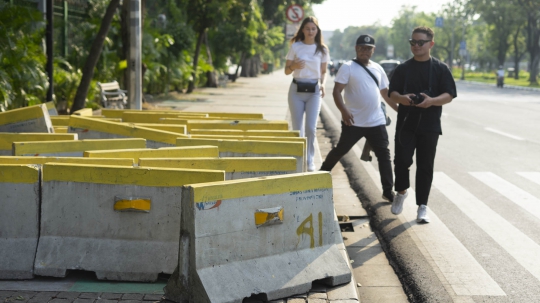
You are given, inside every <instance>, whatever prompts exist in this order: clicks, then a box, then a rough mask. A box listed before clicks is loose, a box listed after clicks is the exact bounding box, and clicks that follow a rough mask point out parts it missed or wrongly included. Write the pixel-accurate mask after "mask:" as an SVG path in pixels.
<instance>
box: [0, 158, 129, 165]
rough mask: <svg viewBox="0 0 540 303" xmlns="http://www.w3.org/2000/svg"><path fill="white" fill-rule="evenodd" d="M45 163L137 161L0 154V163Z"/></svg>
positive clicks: (117, 163) (126, 163)
mask: <svg viewBox="0 0 540 303" xmlns="http://www.w3.org/2000/svg"><path fill="white" fill-rule="evenodd" d="M45 163H74V164H75V163H77V164H94V165H116V166H133V165H134V164H135V162H134V161H133V159H129V158H121V159H118V158H84V157H18V156H0V164H45Z"/></svg>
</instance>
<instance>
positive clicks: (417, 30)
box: [412, 26, 435, 40]
mask: <svg viewBox="0 0 540 303" xmlns="http://www.w3.org/2000/svg"><path fill="white" fill-rule="evenodd" d="M412 33H413V34H414V33H422V34H426V35H427V37H428V38H429V40H433V37H435V33H434V32H433V30H432V29H431V28H429V27H427V26H418V27H415V28H414V29H413V31H412Z"/></svg>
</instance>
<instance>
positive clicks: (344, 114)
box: [332, 82, 354, 126]
mask: <svg viewBox="0 0 540 303" xmlns="http://www.w3.org/2000/svg"><path fill="white" fill-rule="evenodd" d="M345 86H346V84H342V83H338V82H335V84H334V90H333V92H332V96H333V97H334V103H335V104H336V106H337V108H338V109H339V111H340V112H341V119H342V120H343V123H345V125H347V126H351V125H353V123H354V118H353V115H352V114H351V112H350V111H349V109H347V106H345V102H343V97H342V96H341V92H342V91H343V89H345Z"/></svg>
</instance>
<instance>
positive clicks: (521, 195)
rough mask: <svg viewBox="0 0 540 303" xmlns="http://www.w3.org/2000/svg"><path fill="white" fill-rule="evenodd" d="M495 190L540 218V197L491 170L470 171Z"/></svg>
mask: <svg viewBox="0 0 540 303" xmlns="http://www.w3.org/2000/svg"><path fill="white" fill-rule="evenodd" d="M470 174H471V175H472V176H473V177H475V178H476V179H478V180H480V181H482V182H483V183H484V184H486V185H487V186H489V187H491V188H492V189H493V190H495V191H497V192H498V193H500V194H501V195H503V196H505V197H506V198H508V200H510V201H512V202H514V203H515V204H517V205H519V206H520V207H521V208H523V209H525V210H526V211H528V212H529V213H531V214H532V215H533V216H535V217H537V218H538V219H540V199H538V198H536V197H535V196H533V195H531V194H529V193H528V192H526V191H524V190H522V189H520V188H519V187H517V186H515V185H514V184H512V183H510V182H508V181H506V180H504V179H503V178H501V177H499V176H497V175H495V174H494V173H491V172H477V173H470Z"/></svg>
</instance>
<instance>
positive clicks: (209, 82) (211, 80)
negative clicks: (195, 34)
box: [204, 32, 217, 87]
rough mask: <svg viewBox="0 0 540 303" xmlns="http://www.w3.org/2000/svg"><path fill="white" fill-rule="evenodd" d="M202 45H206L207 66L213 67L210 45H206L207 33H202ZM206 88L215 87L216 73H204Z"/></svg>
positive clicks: (212, 71) (213, 71)
mask: <svg viewBox="0 0 540 303" xmlns="http://www.w3.org/2000/svg"><path fill="white" fill-rule="evenodd" d="M204 44H205V45H206V55H207V56H208V64H210V65H211V66H214V63H213V62H212V53H211V52H210V45H209V44H208V32H205V33H204ZM206 75H207V77H206V78H207V79H206V86H207V87H217V79H216V71H215V70H211V71H208V72H207V73H206Z"/></svg>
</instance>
